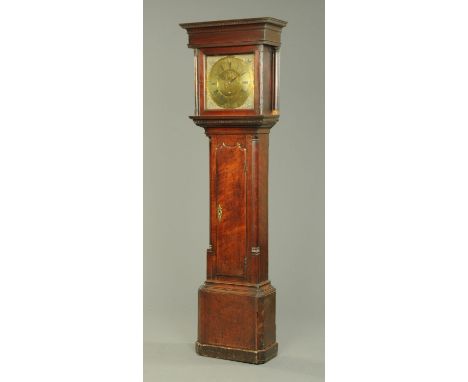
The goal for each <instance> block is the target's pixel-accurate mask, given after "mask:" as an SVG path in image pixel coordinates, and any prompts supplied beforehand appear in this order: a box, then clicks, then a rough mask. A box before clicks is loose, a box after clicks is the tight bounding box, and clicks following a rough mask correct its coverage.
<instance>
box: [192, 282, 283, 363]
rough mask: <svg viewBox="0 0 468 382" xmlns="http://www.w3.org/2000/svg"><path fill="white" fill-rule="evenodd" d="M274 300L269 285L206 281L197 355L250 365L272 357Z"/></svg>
mask: <svg viewBox="0 0 468 382" xmlns="http://www.w3.org/2000/svg"><path fill="white" fill-rule="evenodd" d="M275 299H276V291H275V289H274V288H273V287H272V286H271V284H270V283H269V282H267V283H264V284H259V285H251V286H246V285H240V284H224V283H211V282H206V283H205V284H204V285H203V286H202V287H201V288H200V290H199V312H198V313H199V320H198V323H199V327H198V341H197V352H198V353H199V354H201V355H205V356H209V357H215V358H223V359H229V360H234V361H241V362H250V363H262V362H266V361H267V360H268V359H270V358H273V357H274V356H275V355H276V353H277V343H276V335H275V329H276V328H275Z"/></svg>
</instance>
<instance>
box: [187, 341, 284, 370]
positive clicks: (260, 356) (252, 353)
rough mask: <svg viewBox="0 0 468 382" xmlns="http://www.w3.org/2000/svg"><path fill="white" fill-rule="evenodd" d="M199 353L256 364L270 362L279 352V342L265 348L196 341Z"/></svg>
mask: <svg viewBox="0 0 468 382" xmlns="http://www.w3.org/2000/svg"><path fill="white" fill-rule="evenodd" d="M195 350H196V352H197V354H199V355H201V356H204V357H212V358H221V359H227V360H229V361H238V362H246V363H253V364H256V365H259V364H262V363H265V362H268V361H269V360H270V359H272V358H274V357H276V355H277V354H278V343H277V342H275V343H274V344H273V345H271V346H270V347H268V348H267V349H263V350H246V349H235V348H228V347H224V346H217V345H206V344H201V343H200V342H198V341H197V342H196V343H195Z"/></svg>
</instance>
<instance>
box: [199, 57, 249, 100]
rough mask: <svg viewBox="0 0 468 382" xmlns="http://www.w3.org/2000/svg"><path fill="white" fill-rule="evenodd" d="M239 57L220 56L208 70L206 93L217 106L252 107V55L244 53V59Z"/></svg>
mask: <svg viewBox="0 0 468 382" xmlns="http://www.w3.org/2000/svg"><path fill="white" fill-rule="evenodd" d="M240 57H242V56H225V57H222V58H220V59H219V60H217V61H216V62H215V63H214V64H213V66H212V67H211V69H210V70H209V73H208V78H207V83H208V86H207V88H208V93H209V95H210V97H211V99H212V100H213V102H214V103H215V104H216V105H217V106H218V107H219V108H222V109H236V108H240V107H241V106H244V107H245V108H253V91H254V74H253V60H252V56H251V55H245V59H242V58H240ZM246 101H250V102H246Z"/></svg>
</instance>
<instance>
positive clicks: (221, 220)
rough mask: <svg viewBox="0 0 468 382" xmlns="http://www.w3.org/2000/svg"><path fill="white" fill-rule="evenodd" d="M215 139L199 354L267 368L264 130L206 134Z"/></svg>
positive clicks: (270, 294) (269, 303)
mask: <svg viewBox="0 0 468 382" xmlns="http://www.w3.org/2000/svg"><path fill="white" fill-rule="evenodd" d="M205 131H206V134H207V135H208V137H209V138H210V247H209V248H208V251H207V281H206V282H205V283H204V284H203V285H202V286H201V287H200V289H199V326H198V341H197V352H198V353H199V354H201V355H207V356H211V357H217V358H224V359H230V360H236V361H243V362H250V363H263V362H266V361H267V360H269V359H270V358H272V357H274V356H275V355H276V353H277V347H278V345H277V343H276V335H275V297H276V291H275V289H274V288H273V286H272V285H271V284H270V282H269V281H268V200H267V198H268V133H269V129H267V128H256V129H245V128H240V127H239V128H235V127H234V128H232V127H229V128H222V127H219V128H217V127H210V128H205Z"/></svg>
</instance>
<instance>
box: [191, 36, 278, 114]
mask: <svg viewBox="0 0 468 382" xmlns="http://www.w3.org/2000/svg"><path fill="white" fill-rule="evenodd" d="M274 51H275V48H274V47H272V46H269V45H244V46H229V47H211V48H199V49H196V50H195V54H196V56H197V59H196V69H195V73H196V76H197V78H196V81H195V83H196V86H197V89H196V92H197V97H196V100H197V107H196V111H195V112H196V115H199V116H245V115H272V114H274V113H273V110H274V102H273V97H272V94H274V93H275V90H274V89H273V87H274V86H275V84H276V80H275V75H276V72H275V68H274ZM239 54H254V108H253V109H241V108H238V109H207V108H206V86H207V84H206V60H205V58H206V56H218V55H220V56H222V55H226V56H228V55H239Z"/></svg>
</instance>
